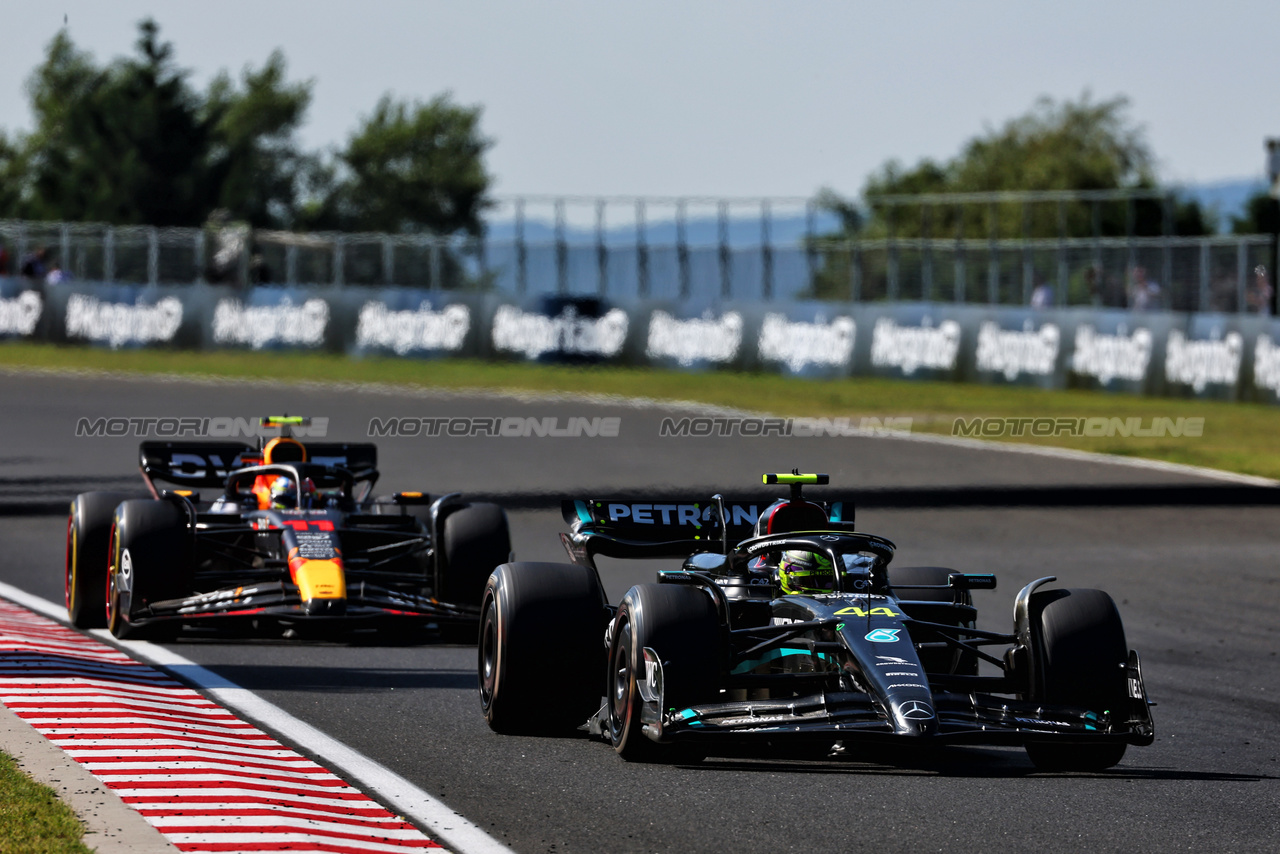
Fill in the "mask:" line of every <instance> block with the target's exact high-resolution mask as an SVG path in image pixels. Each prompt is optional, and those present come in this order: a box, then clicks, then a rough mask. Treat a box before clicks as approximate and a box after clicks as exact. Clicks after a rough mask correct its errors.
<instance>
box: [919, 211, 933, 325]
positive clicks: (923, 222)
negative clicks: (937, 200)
mask: <svg viewBox="0 0 1280 854" xmlns="http://www.w3.org/2000/svg"><path fill="white" fill-rule="evenodd" d="M920 236H921V237H923V238H924V242H923V243H922V244H921V246H920V254H921V258H920V298H921V299H922V300H924V301H925V302H932V301H933V207H932V206H930V205H921V206H920Z"/></svg>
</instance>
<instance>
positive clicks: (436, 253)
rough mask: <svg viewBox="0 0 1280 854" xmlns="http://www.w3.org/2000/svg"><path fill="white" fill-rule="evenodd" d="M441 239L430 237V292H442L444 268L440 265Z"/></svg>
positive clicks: (436, 236) (435, 236)
mask: <svg viewBox="0 0 1280 854" xmlns="http://www.w3.org/2000/svg"><path fill="white" fill-rule="evenodd" d="M442 242H443V238H442V237H439V236H438V235H432V236H431V290H433V291H442V290H444V268H443V265H442V264H441V257H440V256H441V252H440V248H441V247H440V244H441V243H442Z"/></svg>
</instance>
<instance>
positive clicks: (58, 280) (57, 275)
mask: <svg viewBox="0 0 1280 854" xmlns="http://www.w3.org/2000/svg"><path fill="white" fill-rule="evenodd" d="M69 281H71V274H70V273H68V272H67V271H65V270H63V269H62V264H61V263H59V262H58V260H57V259H54V261H53V263H51V264H50V265H49V272H48V273H46V274H45V277H44V283H45V284H46V285H61V284H63V283H64V282H69Z"/></svg>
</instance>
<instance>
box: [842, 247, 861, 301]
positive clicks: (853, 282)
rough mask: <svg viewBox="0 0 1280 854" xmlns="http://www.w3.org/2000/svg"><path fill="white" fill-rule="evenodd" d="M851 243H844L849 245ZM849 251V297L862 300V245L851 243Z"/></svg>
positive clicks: (852, 299) (853, 299)
mask: <svg viewBox="0 0 1280 854" xmlns="http://www.w3.org/2000/svg"><path fill="white" fill-rule="evenodd" d="M850 245H851V244H848V243H846V244H845V246H846V247H849V246H850ZM851 246H852V248H851V250H850V252H849V299H850V300H851V301H852V302H862V246H861V245H860V244H858V243H853V244H852V245H851Z"/></svg>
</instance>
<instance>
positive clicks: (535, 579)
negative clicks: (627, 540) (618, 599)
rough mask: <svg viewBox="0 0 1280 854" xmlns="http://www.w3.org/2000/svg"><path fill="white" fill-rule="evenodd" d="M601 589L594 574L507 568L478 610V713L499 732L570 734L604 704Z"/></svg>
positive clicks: (555, 566) (554, 566)
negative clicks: (601, 685) (601, 701)
mask: <svg viewBox="0 0 1280 854" xmlns="http://www.w3.org/2000/svg"><path fill="white" fill-rule="evenodd" d="M607 622H608V610H607V609H606V607H605V597H604V590H603V589H602V588H601V587H600V581H599V578H598V577H597V575H596V572H595V570H593V569H592V568H590V567H586V566H577V565H574V564H559V563H507V564H503V565H502V566H499V567H498V568H497V569H495V570H494V571H493V574H492V575H491V576H490V577H489V580H488V582H487V584H486V585H485V590H484V600H483V604H482V605H481V611H480V638H479V644H478V648H477V665H478V670H479V677H480V708H481V710H482V711H483V712H484V717H485V720H486V721H487V722H488V724H489V727H490V728H491V729H493V730H494V731H495V732H500V733H505V734H514V733H523V734H526V735H553V734H557V733H562V732H571V731H572V730H574V729H576V728H577V727H578V726H581V725H582V724H583V723H584V722H585V721H586V720H587V718H589V717H590V716H591V714H592V713H593V712H595V711H596V710H597V709H598V708H599V707H600V693H601V692H600V678H601V675H602V672H603V668H604V660H605V659H604V652H605V650H604V642H603V639H604V631H605V626H606V625H607Z"/></svg>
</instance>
